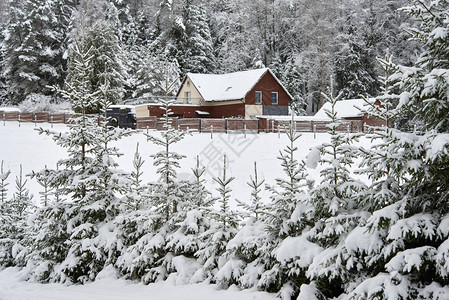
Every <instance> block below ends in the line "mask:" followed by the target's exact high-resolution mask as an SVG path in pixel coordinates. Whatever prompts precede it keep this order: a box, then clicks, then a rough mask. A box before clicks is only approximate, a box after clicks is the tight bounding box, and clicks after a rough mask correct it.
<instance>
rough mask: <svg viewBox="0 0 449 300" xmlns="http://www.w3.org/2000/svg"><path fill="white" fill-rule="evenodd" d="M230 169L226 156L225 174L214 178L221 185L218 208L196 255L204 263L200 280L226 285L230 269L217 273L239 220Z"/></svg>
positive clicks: (201, 239) (224, 260) (199, 274)
mask: <svg viewBox="0 0 449 300" xmlns="http://www.w3.org/2000/svg"><path fill="white" fill-rule="evenodd" d="M227 168H228V167H227V161H226V155H225V156H224V157H223V175H222V176H217V177H214V178H213V180H214V181H215V182H216V183H217V184H218V187H217V192H218V193H219V197H218V198H217V203H218V204H219V208H218V209H214V210H212V211H211V212H210V214H211V225H210V228H208V230H206V231H205V232H204V233H202V234H200V235H199V239H200V249H199V250H198V251H197V253H196V254H195V256H196V257H198V260H199V262H200V263H201V265H202V267H201V269H200V270H199V271H198V273H197V275H198V276H199V277H198V279H199V278H201V279H202V280H205V279H207V280H212V281H213V282H215V281H217V282H219V283H222V284H224V285H225V286H226V285H227V282H228V281H229V279H230V278H228V277H230V274H228V272H226V273H227V274H218V273H217V272H219V270H220V268H222V267H223V266H224V264H225V263H226V260H227V259H226V257H224V256H223V254H224V253H225V251H226V245H227V243H228V242H229V241H230V240H231V239H232V238H233V237H234V235H235V234H236V233H237V225H238V221H239V220H238V219H239V218H238V217H239V216H238V215H237V213H236V212H234V211H232V210H231V208H230V206H229V201H230V198H231V195H230V194H231V192H232V190H231V187H230V184H231V182H232V181H233V180H234V177H228V176H227ZM237 272H239V271H237ZM217 275H218V276H217ZM228 275H229V276H228Z"/></svg>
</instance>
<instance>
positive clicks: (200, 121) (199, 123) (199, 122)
mask: <svg viewBox="0 0 449 300" xmlns="http://www.w3.org/2000/svg"><path fill="white" fill-rule="evenodd" d="M202 122H203V120H202V119H198V131H199V133H201V123H202Z"/></svg>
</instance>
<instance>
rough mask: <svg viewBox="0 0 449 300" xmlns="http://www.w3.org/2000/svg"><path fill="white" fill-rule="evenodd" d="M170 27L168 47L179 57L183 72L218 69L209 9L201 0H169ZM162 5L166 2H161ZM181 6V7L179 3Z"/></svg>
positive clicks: (201, 71) (167, 35) (206, 71)
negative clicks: (173, 1)
mask: <svg viewBox="0 0 449 300" xmlns="http://www.w3.org/2000/svg"><path fill="white" fill-rule="evenodd" d="M167 2H169V3H167V4H166V5H167V7H168V8H169V9H167V10H166V11H165V13H169V14H170V16H169V20H170V24H169V25H168V26H170V30H169V31H168V32H167V34H166V38H167V39H168V41H167V42H168V43H166V45H165V47H166V49H168V50H169V51H170V54H171V56H172V57H174V58H176V59H177V60H178V61H179V65H180V68H181V73H183V74H185V73H187V72H196V73H209V72H212V71H213V70H214V69H215V61H214V54H213V44H212V38H211V32H210V27H209V24H208V19H207V16H206V9H205V7H204V4H203V3H201V2H198V3H196V2H194V1H191V0H183V1H180V3H179V4H178V5H177V6H176V5H173V3H171V2H170V1H167ZM161 6H162V5H161ZM178 6H179V7H178Z"/></svg>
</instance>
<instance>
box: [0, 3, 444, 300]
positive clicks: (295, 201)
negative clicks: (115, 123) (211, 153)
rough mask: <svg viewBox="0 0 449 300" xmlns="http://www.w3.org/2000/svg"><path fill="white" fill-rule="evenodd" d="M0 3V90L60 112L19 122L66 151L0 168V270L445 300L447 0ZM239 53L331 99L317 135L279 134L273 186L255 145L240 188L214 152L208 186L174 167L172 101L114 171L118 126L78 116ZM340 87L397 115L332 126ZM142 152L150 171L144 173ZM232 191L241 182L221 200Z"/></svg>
mask: <svg viewBox="0 0 449 300" xmlns="http://www.w3.org/2000/svg"><path fill="white" fill-rule="evenodd" d="M402 2H404V3H402ZM1 3H2V4H1V5H2V7H8V10H2V11H9V14H7V15H6V16H3V17H2V20H3V21H4V22H3V24H4V26H5V28H6V30H5V31H3V32H4V36H3V48H2V49H3V51H2V56H3V59H2V61H3V64H2V68H3V71H2V74H4V77H3V78H2V84H3V87H4V89H3V90H4V93H3V95H4V99H5V100H4V101H7V102H8V103H11V104H13V103H19V102H21V101H27V99H26V98H27V97H28V96H29V95H34V96H33V99H47V98H46V97H48V101H49V102H51V101H54V100H52V99H53V97H60V98H61V99H62V100H64V101H69V102H70V103H71V104H72V107H73V108H74V110H75V111H77V112H78V115H77V116H76V117H74V118H73V119H72V122H71V123H70V124H69V125H67V127H66V128H64V129H65V130H62V131H60V130H55V129H52V128H48V126H47V127H45V128H38V129H37V130H36V134H39V135H41V136H42V138H44V137H46V138H48V137H50V138H51V139H52V140H53V141H54V142H55V143H56V145H57V146H59V147H61V148H62V149H64V151H65V152H66V155H65V156H63V157H60V158H59V159H58V163H57V165H56V166H47V167H45V168H42V169H41V170H34V171H33V172H31V173H30V174H25V173H24V172H23V170H22V167H20V168H19V170H10V169H8V168H7V167H5V165H4V163H3V161H2V163H1V168H0V204H1V206H0V209H1V214H0V266H1V267H2V268H6V267H15V268H17V269H19V270H20V274H21V279H22V280H29V281H37V282H42V283H55V282H58V283H64V284H87V283H90V282H93V281H95V280H96V279H99V278H101V277H102V276H103V274H104V273H105V272H107V273H114V274H116V275H117V276H119V277H120V278H122V279H126V280H132V281H137V282H142V283H144V284H151V283H155V282H161V281H164V280H171V281H172V282H173V281H176V282H180V283H189V284H194V283H206V284H209V283H212V284H217V285H218V286H220V287H221V288H223V289H226V288H228V287H230V286H233V288H238V289H249V288H253V289H257V290H260V291H267V292H271V293H276V295H278V296H279V297H281V298H282V299H298V300H299V299H300V300H303V299H308V300H313V299H320V300H321V299H372V300H374V299H435V300H437V299H449V287H448V285H449V263H448V258H449V239H448V238H449V201H448V200H449V199H448V198H449V184H448V183H449V168H448V166H449V104H448V103H449V99H448V97H449V94H448V90H449V62H448V56H449V35H448V31H449V1H447V0H434V1H422V0H415V1H410V2H409V1H307V0H306V1H301V2H299V1H298V2H295V1H261V0H259V1H247V2H245V1H241V2H237V1H235V2H233V1H231V2H227V3H226V4H224V3H223V2H221V1H210V2H207V3H206V2H204V3H203V2H200V1H193V0H192V1H188V0H186V1H180V2H177V1H162V2H160V1H156V3H150V2H148V3H147V2H144V1H128V3H125V2H122V1H112V2H101V1H88V0H86V1H73V2H72V1H70V3H69V1H56V0H55V1H38V0H27V1H20V2H15V1H11V2H8V3H7V4H5V3H3V2H1ZM5 5H6V6H5ZM398 6H401V7H402V8H401V10H399V11H397V10H396V8H397V7H398ZM39 26H40V27H39ZM47 26H48V27H47ZM405 30H406V31H405ZM409 38H411V40H410V41H407V39H409ZM376 56H378V57H376ZM258 65H266V66H270V67H272V68H273V70H275V71H276V72H278V74H279V76H280V78H282V79H283V80H284V81H285V82H286V84H287V85H288V86H289V87H291V88H292V89H293V90H295V93H296V94H297V95H298V96H300V97H303V98H305V99H312V101H315V104H319V103H324V102H329V103H330V104H331V105H330V107H331V109H330V110H328V111H327V115H328V117H329V118H330V119H331V120H332V122H331V123H330V124H329V125H328V129H329V131H328V139H327V140H326V141H324V142H323V143H321V144H319V145H315V146H313V147H312V148H311V149H309V147H310V146H311V145H300V144H299V143H298V141H299V139H300V134H299V133H298V132H296V130H295V129H294V127H293V126H290V127H289V128H285V132H284V133H282V134H283V135H284V136H285V138H286V139H283V141H285V142H286V144H285V146H284V147H283V149H282V150H281V151H280V152H279V154H278V156H277V157H272V158H271V160H276V159H277V163H278V165H279V166H280V167H281V168H280V169H281V170H282V172H279V174H277V175H278V176H277V178H276V179H275V180H265V178H264V176H263V174H261V173H260V164H261V163H263V162H257V157H254V160H256V162H254V165H253V170H252V175H251V176H250V177H249V178H248V179H247V180H246V182H241V181H239V182H236V179H235V177H234V176H232V174H230V172H229V164H230V162H229V157H228V156H227V155H223V156H222V157H220V172H218V174H217V175H216V176H214V177H213V178H212V181H213V182H214V186H215V191H212V190H210V189H209V188H208V187H209V186H210V185H208V184H207V182H206V181H205V172H206V171H207V167H208V166H206V165H204V164H202V161H203V160H202V157H201V156H198V158H197V159H196V161H195V163H194V164H192V166H191V170H185V169H184V170H181V168H180V167H181V163H180V162H181V161H183V160H184V159H186V157H185V153H183V152H182V150H181V151H179V150H177V151H175V150H174V149H175V147H176V145H177V144H179V143H182V142H183V141H185V140H186V139H187V140H188V139H189V138H191V137H190V136H189V134H188V132H181V131H178V130H176V129H175V128H174V127H173V126H172V124H171V122H172V120H171V119H170V118H168V114H169V112H170V107H171V105H172V104H173V102H172V101H171V100H165V101H163V105H164V109H165V110H166V111H167V117H166V118H164V119H163V120H162V121H163V122H164V124H165V130H163V131H161V132H160V133H155V132H148V133H146V132H141V134H145V136H146V140H147V142H148V143H150V144H151V147H153V148H154V150H155V151H154V152H152V155H151V157H143V156H142V155H141V153H140V150H139V149H140V148H139V145H136V148H135V155H134V157H133V159H132V165H133V170H132V171H130V172H127V171H124V170H123V169H121V168H120V165H119V164H118V162H117V161H118V158H119V157H120V156H121V153H120V147H117V146H116V145H117V144H118V143H120V141H122V140H124V139H126V138H128V137H129V136H130V135H132V134H135V133H134V132H133V131H131V130H122V129H117V128H111V127H109V126H108V125H107V122H106V121H107V120H103V121H98V120H97V118H93V117H92V116H91V115H89V114H87V113H88V112H91V111H100V112H101V111H105V110H106V109H107V107H108V106H109V105H110V104H111V103H115V102H117V101H122V100H123V99H127V98H133V97H142V96H145V97H153V96H157V95H164V94H168V92H169V91H168V89H165V90H164V85H163V84H160V83H163V82H164V81H165V82H172V81H173V80H175V79H179V76H182V74H183V73H185V72H188V71H197V72H225V71H229V70H240V69H245V68H248V67H251V66H252V67H255V66H258ZM167 66H169V67H167ZM133 68H134V69H133ZM167 70H170V74H168V71H167ZM331 77H332V78H334V80H330V78H331ZM330 82H335V84H330ZM151 84H155V85H154V86H152V85H151ZM165 86H166V87H167V86H168V85H167V84H166V85H165ZM37 94H38V96H36V95H37ZM55 95H57V96H55ZM318 95H319V96H318ZM353 96H364V97H368V96H375V97H376V99H377V100H378V101H379V102H380V103H381V105H380V106H379V105H370V103H372V102H371V101H369V99H368V98H366V102H367V105H368V109H367V113H368V114H369V115H371V116H375V117H378V118H380V119H382V120H384V121H386V123H387V124H391V123H392V122H393V121H397V120H401V122H399V126H397V128H393V127H388V126H385V127H371V128H366V133H364V134H362V133H357V134H352V133H346V132H344V133H343V132H339V131H337V127H338V126H339V122H340V119H339V117H338V114H337V112H336V111H335V109H334V107H335V104H336V103H337V101H344V99H347V98H350V97H353ZM167 98H168V97H167ZM62 100H61V101H62ZM50 105H51V103H50ZM312 106H313V105H312ZM266 135H268V136H270V135H271V138H272V140H273V144H274V143H275V140H276V139H277V136H276V134H274V133H267V134H266ZM362 135H363V136H362ZM362 138H363V139H369V140H371V141H372V142H371V143H360V142H359V140H360V139H362ZM4 147H5V146H4V145H2V148H4ZM2 151H4V150H1V149H0V154H1V153H2ZM304 152H307V155H304ZM300 153H302V154H301V155H300ZM0 160H2V159H1V157H0ZM144 161H145V162H144ZM148 163H151V164H152V165H153V171H154V172H155V173H156V174H157V177H158V178H157V180H155V181H151V182H147V181H145V180H143V173H144V172H145V171H146V167H145V166H146V164H148ZM237 163H238V162H237ZM317 168H318V169H319V175H318V176H310V173H311V172H313V170H315V169H317ZM180 171H182V172H187V171H190V173H191V174H192V176H190V178H188V179H183V178H180V177H178V174H179V173H180ZM12 172H14V175H15V176H14V178H11V177H12V175H11V174H13V173H12ZM29 181H36V182H37V183H38V184H39V186H40V188H39V191H38V194H36V193H35V191H33V193H35V195H34V197H33V198H32V197H31V192H30V190H29V189H28V187H27V186H28V184H29ZM11 183H12V184H11ZM235 184H238V185H243V184H244V185H248V187H249V188H250V190H251V193H250V194H249V195H243V194H241V195H238V199H237V200H238V201H237V202H238V204H239V209H238V210H237V209H234V208H233V207H231V204H230V202H231V201H235V200H236V199H233V197H231V195H232V189H233V186H234V185H235ZM267 195H268V196H267Z"/></svg>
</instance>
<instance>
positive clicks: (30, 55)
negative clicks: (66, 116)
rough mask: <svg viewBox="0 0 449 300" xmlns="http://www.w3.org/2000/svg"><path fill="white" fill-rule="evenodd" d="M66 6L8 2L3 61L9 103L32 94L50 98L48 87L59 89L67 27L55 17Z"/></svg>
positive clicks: (37, 0)
mask: <svg viewBox="0 0 449 300" xmlns="http://www.w3.org/2000/svg"><path fill="white" fill-rule="evenodd" d="M69 6H70V4H69V3H67V2H66V3H64V2H61V1H53V0H52V1H44V0H26V1H20V3H13V1H11V6H10V9H11V13H10V16H11V19H10V22H9V26H8V29H7V32H8V34H7V38H6V43H5V50H6V54H5V59H6V66H7V67H6V76H7V79H8V85H9V94H10V97H11V102H12V103H19V102H21V101H23V100H24V99H25V98H26V97H27V96H28V95H30V94H32V93H36V94H44V95H51V94H52V90H51V89H49V87H50V86H59V87H61V86H62V84H63V80H64V65H65V60H64V56H63V54H64V52H65V50H66V49H65V40H66V36H67V33H68V30H69V29H68V26H69V24H68V22H67V20H65V21H66V22H64V21H63V18H61V17H62V16H58V15H56V13H61V12H62V11H65V10H66V9H68V7H69ZM64 7H65V8H66V9H64Z"/></svg>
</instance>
